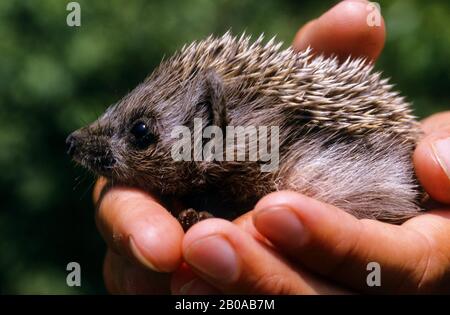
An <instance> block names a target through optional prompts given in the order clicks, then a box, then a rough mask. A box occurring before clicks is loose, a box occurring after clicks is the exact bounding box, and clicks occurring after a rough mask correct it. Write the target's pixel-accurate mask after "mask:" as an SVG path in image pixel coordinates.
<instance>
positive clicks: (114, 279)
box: [103, 250, 170, 294]
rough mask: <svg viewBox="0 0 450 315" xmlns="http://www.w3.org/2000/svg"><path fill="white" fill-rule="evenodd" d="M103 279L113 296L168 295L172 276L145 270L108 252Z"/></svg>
mask: <svg viewBox="0 0 450 315" xmlns="http://www.w3.org/2000/svg"><path fill="white" fill-rule="evenodd" d="M103 278H104V279H105V285H106V289H107V290H108V292H110V293H111V294H168V293H170V291H169V283H170V275H169V274H166V273H159V272H154V271H151V270H148V269H146V268H143V267H141V266H139V265H137V264H134V263H131V262H129V261H128V260H127V259H125V258H124V257H122V256H119V255H117V254H115V253H114V252H113V251H111V250H108V251H107V253H106V257H105V262H104V265H103Z"/></svg>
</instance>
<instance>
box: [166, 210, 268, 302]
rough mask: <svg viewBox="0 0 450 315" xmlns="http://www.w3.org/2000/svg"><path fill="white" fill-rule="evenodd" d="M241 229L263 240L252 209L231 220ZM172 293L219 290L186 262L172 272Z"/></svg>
mask: <svg viewBox="0 0 450 315" xmlns="http://www.w3.org/2000/svg"><path fill="white" fill-rule="evenodd" d="M233 223H234V224H236V225H237V226H239V227H240V228H241V229H242V230H244V231H246V232H247V233H249V234H250V235H251V236H252V237H253V238H255V239H256V240H259V241H261V242H263V241H264V240H265V239H264V237H263V236H261V234H259V233H258V231H257V230H256V229H255V227H254V225H253V211H248V212H246V213H244V214H243V215H241V216H239V217H238V218H236V219H235V220H234V221H233ZM171 288H172V293H173V294H182V295H213V294H219V293H220V291H218V289H216V288H215V287H214V286H212V285H210V284H209V283H208V282H206V281H205V280H203V279H202V278H200V277H199V276H197V275H196V274H195V273H194V272H193V271H192V269H191V268H190V267H189V265H187V264H186V263H182V264H181V266H180V268H179V269H178V270H177V271H176V272H175V273H174V274H173V277H172V283H171Z"/></svg>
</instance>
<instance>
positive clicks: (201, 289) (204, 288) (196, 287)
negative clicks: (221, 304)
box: [180, 279, 219, 295]
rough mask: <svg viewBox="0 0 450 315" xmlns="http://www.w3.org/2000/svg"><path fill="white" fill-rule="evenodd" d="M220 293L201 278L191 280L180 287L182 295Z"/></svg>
mask: <svg viewBox="0 0 450 315" xmlns="http://www.w3.org/2000/svg"><path fill="white" fill-rule="evenodd" d="M218 293H219V291H217V289H215V288H214V287H213V286H211V285H210V284H208V283H206V282H204V281H202V280H199V279H194V280H191V281H189V282H188V283H186V284H185V285H183V286H182V287H181V289H180V294H181V295H209V294H218Z"/></svg>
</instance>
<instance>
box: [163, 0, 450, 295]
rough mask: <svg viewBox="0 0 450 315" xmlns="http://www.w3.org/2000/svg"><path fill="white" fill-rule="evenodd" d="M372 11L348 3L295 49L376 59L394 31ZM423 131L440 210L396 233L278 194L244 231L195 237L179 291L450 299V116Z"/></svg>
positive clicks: (214, 224) (188, 239) (189, 238)
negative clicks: (387, 31) (374, 278)
mask: <svg viewBox="0 0 450 315" xmlns="http://www.w3.org/2000/svg"><path fill="white" fill-rule="evenodd" d="M366 9H367V2H365V1H356V2H355V1H344V2H341V3H340V4H338V5H336V6H335V7H333V8H332V9H331V10H330V11H328V12H327V13H325V14H324V15H322V16H321V17H320V18H319V19H317V20H314V21H312V22H310V23H308V24H307V25H306V26H305V27H303V28H302V29H301V30H300V31H299V32H298V34H297V36H296V39H295V41H294V44H293V45H294V47H296V48H297V49H303V48H305V47H307V46H309V45H311V46H312V47H313V48H314V49H315V51H318V52H323V53H325V54H332V53H336V52H337V53H338V56H339V57H340V59H341V60H344V59H345V58H346V56H348V55H353V56H365V57H367V59H369V60H374V59H375V58H376V56H378V54H379V53H380V51H381V49H382V47H383V42H384V28H383V24H382V25H381V28H380V29H378V30H372V31H370V30H369V29H368V26H367V24H366V22H365V21H366V20H365V17H366V16H367V11H366ZM331 30H336V31H331ZM363 34H366V35H365V37H364V35H363ZM361 36H362V38H361ZM355 47H358V49H355ZM422 127H423V130H424V132H425V137H424V138H423V139H422V140H421V142H420V143H419V144H418V146H417V148H416V150H415V153H414V165H415V168H416V173H417V176H418V178H419V180H420V182H421V184H422V186H423V187H424V188H425V189H426V191H427V192H428V194H429V195H430V196H431V197H432V198H433V199H434V200H435V201H438V202H440V203H441V205H439V203H436V205H435V207H436V208H435V209H434V210H432V211H429V212H427V213H426V214H424V215H422V216H419V217H416V218H414V219H411V220H409V221H407V222H405V223H404V224H403V225H401V226H395V225H391V224H387V223H382V222H379V221H374V220H358V219H356V218H355V217H353V216H351V215H349V214H347V213H346V212H344V211H343V210H340V209H338V208H336V207H333V206H331V205H327V204H324V203H321V202H319V201H317V200H314V199H311V198H308V197H306V196H303V195H301V194H297V193H294V192H277V193H273V194H270V195H268V196H266V197H265V198H263V199H262V200H261V201H260V202H259V203H258V204H257V205H256V207H255V210H253V211H252V212H250V213H248V214H246V215H245V219H242V221H245V222H246V223H245V224H240V225H241V226H240V227H238V226H236V224H231V223H230V222H226V221H224V220H219V219H215V220H211V221H209V222H200V223H199V224H197V225H196V226H194V227H193V228H192V229H191V230H189V231H188V232H187V234H186V236H185V238H184V241H183V258H184V260H185V261H186V264H185V265H183V266H182V268H180V269H179V270H178V271H177V272H176V273H175V275H174V277H173V281H172V290H173V292H176V293H183V294H208V293H214V292H217V290H219V292H222V293H254V294H279V293H288V294H299V293H345V292H348V291H345V290H343V288H348V289H349V290H351V291H352V292H370V293H405V292H406V293H442V292H447V293H448V292H450V211H449V210H450V207H448V206H445V205H444V204H445V203H447V204H449V203H450V172H449V170H450V112H447V113H441V114H437V115H434V116H431V117H430V118H428V119H426V120H425V121H424V122H423V123H422ZM250 216H251V217H252V220H249V219H248V218H249V217H250ZM238 223H239V222H238ZM242 227H244V229H242ZM371 262H375V263H377V265H378V266H379V267H380V280H381V283H380V284H381V286H370V285H369V284H368V282H367V279H368V276H369V273H370V271H371V270H372V269H371V268H370V267H369V266H370V265H369V263H371ZM368 267H369V268H368ZM313 275H317V276H313ZM333 283H334V284H333ZM335 284H338V285H339V286H337V285H335ZM215 290H216V291H215Z"/></svg>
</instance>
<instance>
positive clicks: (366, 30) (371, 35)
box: [292, 0, 385, 61]
mask: <svg viewBox="0 0 450 315" xmlns="http://www.w3.org/2000/svg"><path fill="white" fill-rule="evenodd" d="M384 40H385V26H384V21H383V17H382V16H381V14H380V13H379V11H378V9H377V8H376V6H375V5H374V4H370V3H369V2H367V1H362V0H361V1H355V0H353V1H350V0H347V1H342V2H340V3H338V4H336V5H335V6H334V7H332V8H331V9H330V10H328V11H327V12H325V13H324V14H323V15H322V16H320V17H319V18H317V19H315V20H313V21H311V22H309V23H307V24H306V25H305V26H303V27H302V28H301V29H300V30H299V31H298V33H297V34H296V36H295V39H294V42H293V44H292V45H293V47H294V49H296V50H304V49H306V48H307V47H308V46H311V47H312V48H313V50H314V51H315V52H317V53H323V54H324V55H326V56H330V55H337V56H338V58H339V59H340V60H341V61H343V60H345V59H347V58H348V56H353V57H364V58H368V59H369V60H375V59H376V58H377V57H378V56H379V55H380V53H381V50H382V49H383V46H384Z"/></svg>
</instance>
